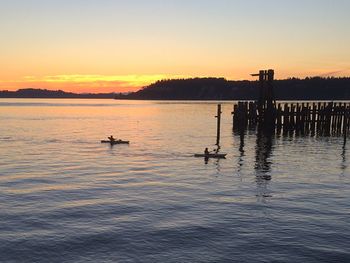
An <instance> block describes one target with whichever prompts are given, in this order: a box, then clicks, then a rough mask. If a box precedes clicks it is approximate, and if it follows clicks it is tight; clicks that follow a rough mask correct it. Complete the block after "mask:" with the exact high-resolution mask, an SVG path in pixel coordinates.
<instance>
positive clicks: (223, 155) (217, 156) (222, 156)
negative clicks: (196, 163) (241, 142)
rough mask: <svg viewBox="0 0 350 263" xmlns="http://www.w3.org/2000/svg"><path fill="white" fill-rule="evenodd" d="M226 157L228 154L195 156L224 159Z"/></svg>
mask: <svg viewBox="0 0 350 263" xmlns="http://www.w3.org/2000/svg"><path fill="white" fill-rule="evenodd" d="M226 155H227V154H226V153H209V154H204V153H200V154H195V155H194V157H202V158H203V157H204V158H218V159H221V158H222V159H224V158H226Z"/></svg>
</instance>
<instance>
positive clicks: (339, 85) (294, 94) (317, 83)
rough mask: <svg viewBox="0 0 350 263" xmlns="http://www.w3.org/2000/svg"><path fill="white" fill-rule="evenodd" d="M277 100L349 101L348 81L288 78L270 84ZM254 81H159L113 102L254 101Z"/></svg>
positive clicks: (118, 96)
mask: <svg viewBox="0 0 350 263" xmlns="http://www.w3.org/2000/svg"><path fill="white" fill-rule="evenodd" d="M274 87H275V94H276V99H277V100H350V78H320V77H315V78H306V79H297V78H291V79H286V80H276V81H275V82H274ZM257 97H258V82H257V81H229V80H226V79H224V78H193V79H176V80H161V81H158V82H156V83H154V84H151V85H149V86H147V87H145V88H143V89H141V90H139V91H137V92H133V93H130V94H127V95H122V94H120V95H116V96H115V98H116V99H138V100H256V99H257Z"/></svg>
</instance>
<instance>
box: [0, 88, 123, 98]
mask: <svg viewBox="0 0 350 263" xmlns="http://www.w3.org/2000/svg"><path fill="white" fill-rule="evenodd" d="M115 95H116V94H115V93H98V94H94V93H83V94H77V93H72V92H65V91H62V90H46V89H19V90H17V91H7V90H4V91H0V98H65V99H75V98H85V99H112V98H114V96H115Z"/></svg>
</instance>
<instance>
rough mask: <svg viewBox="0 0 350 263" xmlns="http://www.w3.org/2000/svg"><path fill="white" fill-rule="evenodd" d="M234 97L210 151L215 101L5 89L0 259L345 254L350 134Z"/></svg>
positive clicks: (339, 257)
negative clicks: (304, 132) (314, 131)
mask: <svg viewBox="0 0 350 263" xmlns="http://www.w3.org/2000/svg"><path fill="white" fill-rule="evenodd" d="M231 111H232V103H224V104H223V120H222V143H221V144H222V149H221V151H222V152H226V153H228V156H227V159H226V160H219V161H217V160H209V162H208V163H207V164H205V161H204V160H203V159H201V158H199V159H197V158H193V157H192V155H193V154H194V153H195V152H199V153H201V152H203V150H204V148H205V147H207V146H210V147H211V148H214V146H213V144H214V143H215V142H216V138H215V135H216V120H215V118H214V116H215V114H216V103H207V102H186V103H182V102H161V101H159V102H151V101H148V102H147V101H146V102H137V101H114V100H49V99H43V100H36V99H23V100H19V99H7V100H5V99H1V100H0V154H1V155H0V156H1V159H0V262H350V250H349V249H348V247H349V244H350V209H349V203H350V184H349V183H350V180H349V177H350V174H349V172H350V170H349V160H350V156H349V155H350V152H349V151H350V149H348V147H349V146H348V145H346V146H345V147H343V139H342V138H321V137H295V136H289V137H280V136H259V137H257V135H256V133H255V132H253V131H248V132H247V133H246V134H245V135H244V136H242V135H238V134H233V133H232V120H231V115H230V113H231ZM111 134H113V135H114V136H115V137H118V138H122V139H127V140H130V141H131V144H130V145H129V146H127V145H116V146H114V147H111V146H109V145H103V144H100V143H99V141H100V140H101V139H105V138H106V137H107V136H109V135H111ZM211 148H210V149H211Z"/></svg>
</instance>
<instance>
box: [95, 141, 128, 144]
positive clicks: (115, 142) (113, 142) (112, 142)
mask: <svg viewBox="0 0 350 263" xmlns="http://www.w3.org/2000/svg"><path fill="white" fill-rule="evenodd" d="M101 143H109V144H112V145H114V144H129V141H122V140H115V141H109V140H102V141H101Z"/></svg>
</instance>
